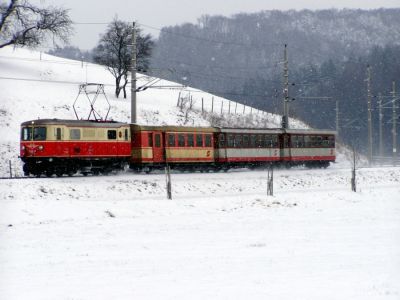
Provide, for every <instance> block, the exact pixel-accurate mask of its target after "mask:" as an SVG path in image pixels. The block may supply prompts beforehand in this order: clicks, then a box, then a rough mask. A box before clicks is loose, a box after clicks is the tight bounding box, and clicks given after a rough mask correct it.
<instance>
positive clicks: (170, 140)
mask: <svg viewBox="0 0 400 300" xmlns="http://www.w3.org/2000/svg"><path fill="white" fill-rule="evenodd" d="M168 146H170V147H175V134H168Z"/></svg>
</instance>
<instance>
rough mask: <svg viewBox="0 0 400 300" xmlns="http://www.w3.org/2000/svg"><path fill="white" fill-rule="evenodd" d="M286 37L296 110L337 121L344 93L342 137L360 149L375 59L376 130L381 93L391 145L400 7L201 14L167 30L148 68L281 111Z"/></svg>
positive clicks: (309, 118) (331, 123)
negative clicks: (368, 73)
mask: <svg viewBox="0 0 400 300" xmlns="http://www.w3.org/2000/svg"><path fill="white" fill-rule="evenodd" d="M285 44H287V47H288V48H287V49H288V60H289V81H290V98H293V99H294V100H293V101H292V102H291V103H290V113H291V116H296V117H298V118H300V119H302V120H303V121H305V122H306V123H308V124H310V125H311V126H313V127H317V128H329V129H335V108H336V106H335V102H336V101H338V102H339V113H340V114H339V130H340V133H341V138H342V139H343V140H344V141H345V142H347V143H351V144H353V145H355V146H356V147H357V148H359V149H360V150H363V149H365V148H366V147H365V146H366V141H367V138H366V136H367V129H366V126H367V85H366V78H367V66H368V65H370V68H371V96H372V102H373V128H374V137H375V138H376V136H377V134H378V124H377V119H378V114H377V103H378V99H379V98H378V95H379V94H382V95H383V99H384V102H385V103H386V104H387V105H386V108H385V109H384V110H383V113H384V126H385V127H384V132H385V134H384V137H385V144H386V150H387V152H388V153H389V151H391V146H390V145H391V134H390V132H391V131H390V130H391V117H392V116H391V110H390V108H389V107H388V106H390V105H391V104H390V97H391V95H392V94H391V92H392V91H391V89H392V81H396V80H397V81H398V86H400V46H399V45H400V9H377V10H351V9H344V10H336V9H331V10H321V11H310V10H302V11H263V12H259V13H252V14H237V15H234V16H232V17H225V16H202V17H201V18H199V19H198V22H197V24H189V23H186V24H183V25H179V26H173V27H166V28H163V29H162V30H161V32H160V36H159V38H158V40H157V42H156V45H155V48H154V53H153V56H152V59H151V68H150V70H149V72H150V73H151V74H153V75H156V76H159V77H162V78H166V79H170V80H174V81H177V82H180V83H182V84H185V85H189V86H193V87H197V88H200V89H203V90H205V91H208V92H211V93H214V94H217V95H220V96H224V97H227V98H230V99H232V100H237V101H239V102H242V103H246V104H248V105H252V106H255V107H257V108H261V109H265V110H268V111H272V112H277V113H281V112H282V97H283V95H282V91H283V63H282V62H283V51H284V45H285ZM327 97H328V98H327ZM329 99H331V100H329ZM387 102H389V103H387ZM397 106H398V105H397ZM389 110H390V111H389ZM396 121H397V123H399V120H396ZM375 140H376V139H375Z"/></svg>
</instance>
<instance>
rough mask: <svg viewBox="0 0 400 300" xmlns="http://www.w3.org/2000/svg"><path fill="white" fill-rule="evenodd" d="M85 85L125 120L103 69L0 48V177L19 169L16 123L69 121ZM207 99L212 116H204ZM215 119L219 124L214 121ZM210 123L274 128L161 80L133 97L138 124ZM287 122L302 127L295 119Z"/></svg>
mask: <svg viewBox="0 0 400 300" xmlns="http://www.w3.org/2000/svg"><path fill="white" fill-rule="evenodd" d="M138 78H139V79H138V82H137V87H140V86H144V85H146V84H147V83H149V82H150V81H151V80H152V78H149V77H148V76H145V75H141V74H139V75H138ZM87 82H89V83H102V84H104V85H105V92H106V95H107V98H108V100H109V101H110V104H111V111H110V114H109V117H111V118H112V119H114V120H118V121H121V122H129V121H130V89H129V88H128V97H127V99H123V98H122V97H121V96H120V98H119V99H117V98H116V97H115V96H114V78H113V77H112V75H111V74H110V73H109V72H108V71H107V70H106V69H105V68H104V67H103V66H99V65H95V64H88V63H81V62H79V61H74V60H68V59H63V58H59V57H54V56H50V55H47V54H44V53H40V52H37V51H31V50H28V49H14V48H12V47H6V48H3V49H0V136H1V140H0V145H1V147H0V176H5V175H6V174H8V172H9V171H8V168H9V164H8V161H9V160H11V161H12V164H13V166H15V168H16V170H19V169H20V166H19V163H18V159H17V155H18V148H19V146H18V140H19V125H20V123H21V122H23V121H26V120H31V119H35V118H41V119H43V118H66V119H71V118H72V119H75V118H76V117H75V114H74V112H73V109H72V105H73V103H74V101H75V99H76V98H77V96H78V91H79V84H81V83H87ZM179 96H180V97H182V98H187V99H188V98H189V97H191V99H192V103H193V111H189V113H187V110H188V106H187V107H186V108H183V109H182V108H178V107H177V102H178V97H179ZM92 97H93V96H92ZM213 98H214V105H213V112H214V115H210V112H211V107H212V99H213ZM202 99H203V103H204V105H203V107H204V110H205V111H206V112H208V114H207V117H206V119H205V118H204V115H202V114H201V103H202ZM87 103H88V102H87V99H86V97H85V95H81V96H80V97H79V98H78V101H77V106H78V108H79V109H78V112H79V117H80V118H87V116H88V107H89V106H88V105H87ZM105 104H106V101H105V99H104V97H102V96H99V98H98V100H97V102H96V108H97V109H98V111H100V112H103V113H104V112H105V111H106V108H107V106H106V105H105ZM235 110H236V112H237V113H236V114H235V113H234V112H235ZM229 111H230V112H231V114H229ZM221 112H222V114H221ZM103 115H105V113H104V114H103ZM221 115H222V116H223V117H224V120H219V119H220V117H221ZM207 119H208V120H207ZM210 120H211V121H212V120H217V121H218V122H220V124H225V125H234V124H237V125H241V126H246V125H247V126H269V127H278V126H279V117H278V116H277V115H272V114H267V113H263V112H260V111H258V110H256V109H252V108H250V107H246V108H245V109H244V107H243V105H241V104H236V103H235V102H231V101H229V100H227V99H223V98H220V97H217V96H213V95H211V94H208V93H205V92H202V91H199V90H195V89H192V88H182V86H181V85H179V84H176V83H173V82H168V81H165V80H161V81H158V82H156V83H155V84H154V85H152V86H151V88H148V89H147V90H145V91H142V92H140V93H138V123H139V124H153V125H159V124H169V125H175V124H178V125H187V126H207V125H210ZM292 124H293V126H297V127H302V126H304V125H303V124H301V122H297V121H294V122H292Z"/></svg>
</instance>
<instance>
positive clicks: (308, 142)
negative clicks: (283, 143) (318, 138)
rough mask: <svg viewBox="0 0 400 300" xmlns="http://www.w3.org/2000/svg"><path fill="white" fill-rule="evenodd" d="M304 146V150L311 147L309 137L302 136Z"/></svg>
mask: <svg viewBox="0 0 400 300" xmlns="http://www.w3.org/2000/svg"><path fill="white" fill-rule="evenodd" d="M304 146H305V147H306V148H309V147H311V139H310V137H309V136H308V135H305V136H304Z"/></svg>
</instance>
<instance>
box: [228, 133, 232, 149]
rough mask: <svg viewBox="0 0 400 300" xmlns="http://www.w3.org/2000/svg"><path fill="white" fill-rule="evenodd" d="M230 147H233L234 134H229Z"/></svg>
mask: <svg viewBox="0 0 400 300" xmlns="http://www.w3.org/2000/svg"><path fill="white" fill-rule="evenodd" d="M228 147H231V148H232V147H233V134H228Z"/></svg>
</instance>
